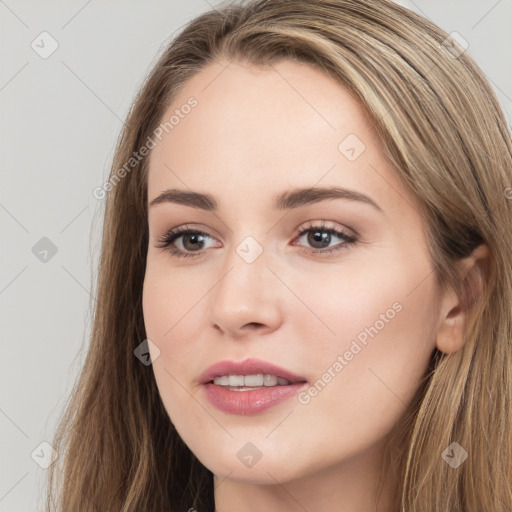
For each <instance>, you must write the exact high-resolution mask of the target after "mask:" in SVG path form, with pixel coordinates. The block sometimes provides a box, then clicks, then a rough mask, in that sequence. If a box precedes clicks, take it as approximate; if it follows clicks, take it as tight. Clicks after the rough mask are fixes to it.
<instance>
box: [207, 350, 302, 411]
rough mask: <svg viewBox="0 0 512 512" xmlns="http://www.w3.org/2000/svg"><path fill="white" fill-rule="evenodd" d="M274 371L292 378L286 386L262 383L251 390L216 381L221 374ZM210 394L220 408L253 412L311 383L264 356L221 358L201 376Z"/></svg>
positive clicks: (212, 400) (265, 408) (273, 373)
mask: <svg viewBox="0 0 512 512" xmlns="http://www.w3.org/2000/svg"><path fill="white" fill-rule="evenodd" d="M258 373H263V374H270V375H275V376H276V377H281V378H283V379H287V380H289V381H290V384H289V385H286V386H269V387H259V388H255V389H253V390H249V391H233V390H230V389H228V388H226V387H223V386H218V385H216V384H214V383H213V382H212V381H213V379H214V378H215V377H217V376H221V375H253V374H258ZM199 380H200V382H201V384H202V387H203V389H204V392H205V395H206V398H207V399H208V401H209V402H210V403H211V404H212V405H213V406H214V407H216V408H217V409H219V410H220V411H222V412H225V413H229V414H238V415H243V416H252V415H254V414H258V413H260V412H263V411H265V410H267V409H269V408H270V407H273V406H275V405H278V404H280V403H282V402H283V401H285V400H288V399H290V398H292V397H293V396H295V395H296V394H297V393H298V392H299V391H300V390H301V389H303V388H304V387H306V386H308V383H307V382H306V379H305V378H304V377H301V376H299V375H295V374H294V373H292V372H290V371H288V370H286V369H284V368H281V367H280V366H277V365H275V364H272V363H268V362H266V361H262V360H260V359H246V360H244V361H227V360H226V361H219V362H218V363H216V364H214V365H212V366H210V367H209V368H207V369H206V370H205V371H204V372H203V373H202V374H201V376H200V378H199Z"/></svg>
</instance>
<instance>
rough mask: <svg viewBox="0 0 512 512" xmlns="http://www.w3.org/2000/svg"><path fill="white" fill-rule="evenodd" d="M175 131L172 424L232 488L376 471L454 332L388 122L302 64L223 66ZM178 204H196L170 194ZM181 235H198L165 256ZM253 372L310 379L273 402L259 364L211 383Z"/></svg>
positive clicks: (168, 221)
mask: <svg viewBox="0 0 512 512" xmlns="http://www.w3.org/2000/svg"><path fill="white" fill-rule="evenodd" d="M162 122H163V123H164V122H168V124H167V125H166V127H165V128H164V129H162V128H161V129H160V130H159V131H157V132H156V133H157V135H158V136H154V137H153V140H154V142H155V143H156V146H155V147H154V148H153V149H152V150H151V158H150V165H149V176H148V203H149V204H150V206H149V214H148V215H149V218H148V223H149V233H150V238H149V247H148V254H147V268H146V275H145V281H144V291H143V310H144V321H145V326H146V331H147V336H148V339H149V340H151V342H152V344H154V345H151V344H150V347H151V346H152V347H153V349H152V354H153V357H154V361H153V365H152V366H153V370H154V374H155V378H156V382H157V385H158V389H159V391H160V394H161V397H162V400H163V403H164V405H165V407H166V410H167V412H168V414H169V417H170V419H171V421H172V423H173V424H174V425H175V427H176V429H177V431H178V433H179V434H180V436H181V437H182V438H183V440H184V441H185V443H186V444H187V445H188V446H189V447H190V449H191V450H192V451H193V452H194V453H195V454H196V456H197V457H198V458H199V460H200V461H201V462H202V463H203V464H204V465H205V466H206V467H208V468H209V469H210V470H211V471H213V473H214V474H216V475H219V476H222V477H228V478H229V479H230V480H238V481H245V482H253V483H275V481H276V479H278V480H279V481H280V482H286V481H291V480H294V479H299V478H301V477H305V476H307V475H311V474H313V473H315V472H319V471H322V470H326V469H328V468H330V469H335V468H338V469H340V470H344V471H347V470H348V468H350V467H351V465H352V467H354V468H355V465H354V464H355V461H359V462H361V461H363V460H366V461H367V462H368V464H366V465H364V466H363V467H365V468H367V469H366V471H368V468H369V467H370V466H371V464H370V463H369V461H370V460H372V459H371V457H373V456H374V455H375V454H377V453H380V449H381V448H382V446H383V443H384V441H385V440H386V436H387V435H388V434H389V432H390V430H391V429H392V427H393V426H394V425H395V423H396V422H397V420H398V419H399V417H400V416H401V415H402V414H403V413H404V412H405V410H406V408H407V405H408V403H409V402H410V400H411V399H412V397H413V395H414V393H415V391H416V390H417V388H418V385H419V383H420V379H421V378H422V376H423V375H424V372H425V370H426V368H427V365H428V360H429V357H430V355H431V353H432V350H433V349H434V347H435V344H436V333H437V326H438V323H439V295H438V290H437V288H436V287H435V282H434V274H433V272H432V268H431V265H430V262H429V258H428V252H427V244H426V238H425V233H424V230H423V224H422V221H421V218H420V215H419V213H418V212H419V207H418V203H417V202H416V201H415V199H414V198H413V196H412V195H411V194H410V193H409V192H408V190H406V189H405V188H404V187H403V186H402V185H401V183H400V182H399V179H398V177H397V175H396V174H395V171H394V169H393V167H392V165H391V163H390V162H389V160H388V159H387V158H386V156H385V154H384V152H383V151H384V149H383V146H382V145H381V142H380V141H379V139H378V137H377V134H376V132H375V130H374V129H373V126H372V122H371V121H370V119H369V118H368V117H366V116H365V114H364V111H363V110H362V109H361V107H360V105H359V104H358V102H357V101H356V100H355V99H354V98H353V97H352V96H351V95H350V94H349V93H348V91H347V90H346V89H345V88H343V87H342V86H340V85H339V84H338V83H337V82H335V81H334V80H333V79H331V78H329V77H327V76H325V75H324V74H322V73H321V72H319V71H317V70H315V69H313V68H311V67H309V66H307V65H305V64H299V63H294V62H291V61H281V62H279V63H277V64H274V65H273V66H272V67H268V68H262V67H255V66H250V65H241V64H237V63H234V62H233V63H231V64H228V63H227V62H215V63H212V64H209V65H208V66H207V67H206V68H204V69H203V70H202V71H200V72H199V73H198V74H197V75H196V76H194V77H193V78H192V79H191V80H190V81H189V82H188V83H187V84H186V85H185V87H184V88H183V89H182V90H181V92H180V94H179V95H178V96H177V97H176V98H175V100H174V101H173V103H172V105H171V106H170V107H169V109H168V110H167V112H166V114H165V116H164V119H163V120H162ZM160 139H161V140H160ZM171 189H172V190H175V191H176V190H177V191H181V192H182V193H184V194H185V193H186V194H187V195H186V196H184V195H181V196H180V195H179V194H177V193H174V194H168V195H167V200H166V197H165V196H161V194H163V193H164V192H165V191H168V190H171ZM334 189H336V190H337V192H336V194H335V192H333V191H332V190H334ZM329 190H331V192H329ZM343 190H345V191H346V192H345V195H343ZM299 191H302V192H299ZM193 194H201V195H203V194H204V195H207V196H208V198H202V197H198V196H195V195H193ZM159 197H160V200H159V201H157V202H155V204H153V205H151V203H152V202H153V201H154V200H155V199H156V198H159ZM173 198H174V200H173ZM278 198H279V200H278ZM177 228H180V229H181V230H183V229H185V228H186V229H188V230H191V231H193V233H189V234H185V235H183V232H181V233H178V234H177V238H176V239H175V240H174V241H171V243H170V245H169V246H168V247H167V248H162V247H159V246H161V245H162V239H163V238H164V237H165V236H166V234H167V233H168V232H169V230H174V229H177ZM302 230H308V231H305V232H304V233H302V234H301V233H300V232H301V231H302ZM330 230H332V231H330ZM345 236H346V237H348V238H345ZM171 251H176V252H181V253H184V254H185V255H186V256H185V255H184V256H182V257H180V258H178V257H177V256H176V254H172V253H171ZM155 347H157V348H158V350H156V349H155ZM247 359H258V360H262V361H264V362H266V363H270V364H273V365H277V366H278V367H280V368H281V369H283V370H286V371H287V372H289V373H291V374H293V375H294V376H295V377H297V379H288V380H287V381H281V380H280V381H279V383H282V384H284V385H278V386H271V385H269V386H266V385H265V384H274V383H275V377H279V376H280V375H279V374H280V373H281V377H283V375H285V374H284V372H281V370H277V369H275V368H272V369H269V368H265V367H264V366H261V367H260V366H258V365H256V366H254V367H252V366H247V367H243V366H242V367H240V368H235V367H234V368H231V369H230V368H229V367H227V368H226V367H225V368H221V369H219V368H217V369H213V370H212V373H208V372H207V370H208V368H209V367H210V366H212V365H213V364H215V363H217V362H219V361H232V362H235V363H236V362H243V361H245V360H247ZM205 372H207V375H206V374H205ZM267 373H268V374H269V375H271V377H260V376H255V377H250V378H249V379H247V380H246V379H242V380H239V379H240V378H239V377H238V378H237V377H233V378H232V379H231V381H230V380H229V377H228V376H229V375H257V374H262V375H265V374H267ZM215 375H218V376H226V377H227V380H226V379H221V381H220V383H219V384H215V383H211V381H212V379H213V376H215ZM261 379H263V385H262V381H261ZM204 380H208V381H209V382H210V383H205V382H204ZM295 380H298V381H299V382H298V383H295V384H291V385H290V384H287V382H290V381H295ZM227 384H231V385H233V386H239V385H241V384H243V385H247V387H250V386H254V387H255V388H259V389H252V390H241V389H240V388H238V387H237V388H229V387H227V386H226V385H227ZM276 397H277V398H279V397H281V399H277V398H276ZM371 454H373V455H371ZM375 460H376V459H375ZM342 468H344V469H342Z"/></svg>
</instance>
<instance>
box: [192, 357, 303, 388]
mask: <svg viewBox="0 0 512 512" xmlns="http://www.w3.org/2000/svg"><path fill="white" fill-rule="evenodd" d="M257 373H263V374H264V375H265V374H269V375H275V376H276V377H281V378H283V379H286V380H289V381H290V382H292V383H296V382H305V381H306V379H305V378H304V377H301V376H299V375H295V374H294V373H292V372H290V371H288V370H286V369H285V368H281V367H280V366H277V365H275V364H272V363H269V362H267V361H263V360H261V359H254V358H250V359H245V360H243V361H230V360H227V359H226V360H224V361H219V362H218V363H215V364H213V365H212V366H209V367H208V368H207V369H206V370H205V371H204V372H203V373H202V374H201V376H200V377H199V382H200V383H201V384H206V383H208V382H211V381H213V379H214V378H215V377H219V376H222V375H254V374H257Z"/></svg>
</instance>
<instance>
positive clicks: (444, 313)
mask: <svg viewBox="0 0 512 512" xmlns="http://www.w3.org/2000/svg"><path fill="white" fill-rule="evenodd" d="M458 268H459V271H460V280H461V283H462V287H461V289H462V292H461V293H462V296H460V297H459V296H458V295H457V293H456V292H455V290H453V289H452V288H451V289H450V290H449V291H447V292H446V293H445V295H444V296H443V299H442V305H441V308H440V317H439V321H440V325H439V328H438V332H437V340H436V346H437V348H438V349H439V350H440V351H441V352H444V353H446V354H450V353H452V352H455V351H457V350H459V349H460V348H462V347H463V346H464V343H465V339H464V333H465V332H467V329H468V327H469V326H470V325H471V322H472V321H473V320H474V315H475V313H476V311H477V309H478V306H479V304H480V302H481V300H482V297H483V295H484V291H485V287H486V284H487V282H488V278H489V268H490V252H489V248H488V247H487V245H485V244H482V245H479V246H478V247H477V248H476V249H475V250H474V251H473V252H472V253H471V255H470V256H468V257H466V258H464V259H462V260H460V262H459V264H458Z"/></svg>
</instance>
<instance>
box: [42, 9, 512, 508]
mask: <svg viewBox="0 0 512 512" xmlns="http://www.w3.org/2000/svg"><path fill="white" fill-rule="evenodd" d="M511 148H512V144H511V136H510V132H509V130H508V128H507V125H506V122H505V119H504V116H503V113H502V111H501V110H500V107H499V104H498V101H497V99H496V97H495V95H494V94H493V91H492V90H491V88H490V86H489V85H488V83H487V81H486V80H485V78H484V76H483V74H482V73H481V71H480V70H479V68H478V67H477V65H476V64H475V63H474V61H473V60H472V59H471V58H470V57H469V56H468V54H467V53H466V52H464V48H463V47H461V46H460V45H459V44H458V43H457V41H456V40H454V39H453V38H450V37H448V35H447V34H446V33H444V32H443V31H442V30H440V29H439V28H438V27H436V26H435V25H433V24H432V23H430V22H428V21H427V20H425V19H424V18H422V17H420V16H418V15H416V14H414V13H412V12H410V11H408V10H406V9H404V8H401V7H399V6H397V5H395V4H393V3H391V2H388V1H382V0H379V1H376V0H375V1H363V0H337V1H324V0H317V1H315V2H306V1H302V0H286V1H285V0H259V1H258V0H255V1H252V2H249V3H247V4H244V5H235V4H233V5H230V6H227V7H224V8H222V9H219V10H212V11H211V12H208V13H206V14H204V15H202V16H200V17H199V18H197V19H195V20H193V21H192V22H191V23H189V25H188V26H187V27H186V28H185V29H184V30H183V31H182V32H181V34H179V35H178V37H177V38H176V39H175V40H174V41H173V42H172V43H171V44H170V45H169V47H168V48H167V49H166V50H165V52H164V53H163V55H162V56H161V58H160V59H159V61H158V62H157V63H156V65H155V66H154V69H153V70H152V71H151V73H150V75H149V77H148V79H147V81H146V82H145V84H144V85H143V87H142V88H141V91H140V92H139V94H138V96H137V98H136V100H135V102H134V105H133V108H132V110H131V111H130V113H129V115H128V119H127V122H126V125H125V128H124V130H123V132H122V135H121V138H120V140H119V143H118V147H117V152H116V156H115V159H114V164H113V167H112V172H111V176H110V179H109V181H108V183H106V184H105V185H104V187H102V191H103V193H104V194H105V195H106V196H107V198H106V201H107V203H106V214H105V215H106V217H105V225H104V234H103V251H102V255H101V262H100V273H99V284H98V302H97V309H96V312H95V313H96V314H95V319H94V326H93V327H94V328H93V334H92V339H91V346H90V349H89V353H88V357H87V360H86V363H85V367H84V369H83V372H82V374H81V376H80V379H79V381H78V383H77V386H76V390H75V392H74V394H73V397H72V401H71V402H70V404H69V407H68V409H67V411H66V414H65V415H64V417H63V418H62V422H61V426H60V429H59V431H58V433H57V436H56V439H55V442H54V447H55V448H56V450H57V451H58V452H59V453H61V459H62V460H63V462H64V464H63V467H62V469H61V471H62V472H61V473H59V474H57V471H58V470H57V466H56V465H54V466H52V469H51V471H52V472H51V473H50V482H49V484H50V485H49V493H48V508H49V509H50V510H66V511H69V510H80V511H86V510H91V511H93V510H109V511H126V512H127V511H140V510H144V511H181V510H198V511H199V512H202V511H209V510H213V509H214V508H215V510H216V511H217V512H225V511H230V510H237V511H241V510H246V511H249V510H278V509H279V510H282V509H285V510H293V511H295V510H315V511H319V512H322V511H332V510H337V511H342V512H344V511H354V510H358V511H361V510H364V511H367V510H368V511H370V510H371V511H379V512H394V511H403V512H405V511H408V512H412V511H414V512H427V511H428V512H441V511H443V512H444V511H446V510H450V511H461V512H462V511H464V512H470V511H471V512H477V511H478V512H482V511H490V510H492V511H502V512H504V511H510V509H511V507H512V484H511V480H512V479H511V476H512V453H511V452H512V437H511V436H512V411H511V406H510V403H511V402H510V401H511V398H512V363H511V358H510V354H511V348H512V346H511V344H512V341H511V340H512V307H511V304H512V282H511V280H512V257H511V254H510V247H511V246H512V232H511V230H510V225H511V220H512V211H511V203H510V200H509V198H510V197H511V195H510V190H511V189H510V187H511V184H512V151H511ZM63 453H65V455H64V456H62V454H63ZM59 475H61V477H62V478H60V479H59V478H57V477H58V476H59Z"/></svg>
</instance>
